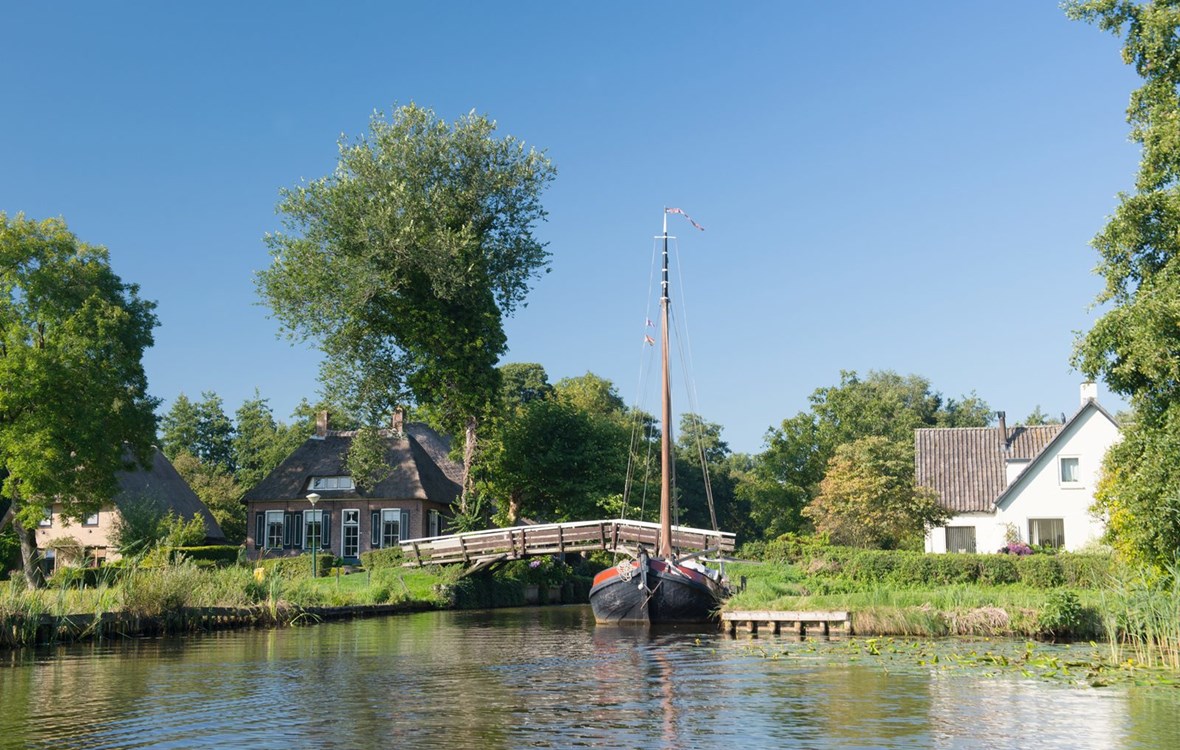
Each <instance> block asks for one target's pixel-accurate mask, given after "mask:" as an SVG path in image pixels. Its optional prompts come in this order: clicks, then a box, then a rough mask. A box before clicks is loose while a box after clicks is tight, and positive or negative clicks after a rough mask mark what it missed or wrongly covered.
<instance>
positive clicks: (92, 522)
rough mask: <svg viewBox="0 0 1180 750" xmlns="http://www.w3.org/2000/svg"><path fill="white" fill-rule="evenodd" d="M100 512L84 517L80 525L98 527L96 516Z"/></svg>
mask: <svg viewBox="0 0 1180 750" xmlns="http://www.w3.org/2000/svg"><path fill="white" fill-rule="evenodd" d="M100 512H101V511H96V512H94V513H93V514H91V515H89V516H86V520H85V521H83V522H82V525H83V526H97V525H98V515H99V513H100Z"/></svg>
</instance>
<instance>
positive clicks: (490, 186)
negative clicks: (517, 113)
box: [258, 105, 554, 498]
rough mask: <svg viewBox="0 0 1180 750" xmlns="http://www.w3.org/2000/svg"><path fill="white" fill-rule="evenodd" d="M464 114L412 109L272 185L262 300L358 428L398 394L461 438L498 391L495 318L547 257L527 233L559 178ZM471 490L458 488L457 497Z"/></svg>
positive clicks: (500, 344)
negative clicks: (333, 160) (279, 228)
mask: <svg viewBox="0 0 1180 750" xmlns="http://www.w3.org/2000/svg"><path fill="white" fill-rule="evenodd" d="M495 131H496V124H495V123H494V122H493V121H491V120H489V119H488V118H486V117H483V116H480V115H476V114H474V113H472V114H469V115H467V116H465V117H462V118H460V119H459V120H457V121H456V122H454V123H453V124H448V123H446V122H444V121H441V120H440V119H438V117H436V116H435V114H434V113H433V112H432V111H430V110H428V109H423V108H421V107H418V106H415V105H409V106H404V107H400V108H398V109H397V110H395V111H394V113H393V115H392V117H391V118H390V119H388V120H387V119H386V118H384V117H383V116H381V115H380V114H377V115H374V117H373V118H372V120H371V122H370V127H369V133H368V134H367V135H365V136H363V137H361V138H360V139H358V140H356V141H354V142H347V141H343V140H342V141H341V143H340V159H339V163H338V165H337V168H336V171H335V172H334V173H333V174H332V175H330V176H328V177H324V178H322V179H319V180H316V181H314V182H311V183H310V184H306V185H302V186H300V187H296V188H291V189H287V190H283V191H282V198H281V201H280V203H279V206H278V209H279V211H280V213H281V214H282V215H283V217H284V222H285V226H286V230H287V231H285V232H280V233H276V234H273V235H270V236H268V237H267V243H268V245H269V246H270V249H271V255H272V258H273V262H272V264H271V266H270V268H268V269H267V270H265V271H263V272H261V273H260V274H259V277H258V288H259V291H260V292H261V294H262V296H263V298H264V299H265V300H266V301H267V303H268V304H269V305H270V307H271V309H272V310H273V311H274V314H275V316H276V317H277V318H278V319H279V320H280V321H281V322H282V324H283V325H284V327H285V328H286V329H287V331H288V332H289V333H290V334H291V335H292V336H294V337H296V338H300V339H304V340H312V341H314V342H316V343H317V344H318V345H319V347H320V348H321V349H322V350H323V352H324V354H325V360H324V366H323V369H322V372H321V377H322V379H323V381H324V384H325V390H326V392H327V393H328V394H329V395H330V396H335V397H337V398H339V399H340V400H342V401H344V402H345V404H346V405H348V406H350V407H352V408H353V409H354V410H355V411H356V412H357V413H358V414H360V415H362V417H363V418H365V419H366V420H373V419H375V418H376V417H375V415H379V414H380V415H384V414H388V413H389V412H390V411H391V410H392V409H393V408H395V407H396V406H397V405H398V404H400V403H403V402H404V401H405V400H406V395H407V391H408V392H409V394H410V395H412V396H413V398H414V400H415V401H416V402H417V403H418V404H419V405H420V406H424V407H428V408H430V409H431V410H432V411H433V412H434V413H435V414H436V415H438V419H439V420H440V421H441V422H442V423H443V425H444V426H445V427H446V428H447V430H448V431H449V432H451V434H454V435H460V434H462V435H464V437H465V450H464V466H465V470H466V476H467V477H470V470H471V467H472V464H473V463H474V461H475V456H476V449H477V431H478V428H479V424H480V421H481V420H482V419H483V418H484V416H485V415H486V414H487V413H488V412H489V409H490V408H491V407H492V406H493V405H494V404H495V402H496V400H497V399H498V397H499V387H500V381H499V373H498V371H497V370H496V362H497V360H498V359H499V357H500V355H501V354H503V353H504V351H505V349H506V337H505V334H504V330H503V317H504V316H505V315H511V314H512V313H513V312H514V310H515V308H516V306H517V305H518V304H521V303H523V301H524V298H525V296H526V294H527V292H528V291H529V287H530V284H531V282H532V280H533V279H534V278H535V277H536V276H537V275H538V274H539V273H540V272H541V271H543V270H544V269H545V268H546V266H547V264H548V258H549V253H548V252H547V251H546V250H545V247H544V244H543V243H542V242H540V241H539V240H538V239H537V238H536V237H535V235H534V234H533V230H534V225H535V224H536V223H538V222H539V221H541V220H543V219H544V218H545V211H544V210H543V208H542V207H541V203H540V195H541V192H542V191H543V190H544V188H545V187H546V185H547V184H548V183H549V182H550V181H551V180H552V179H553V176H554V169H553V166H552V164H551V163H550V161H549V160H548V158H546V156H545V155H544V154H543V153H538V152H536V151H534V150H531V149H526V148H525V147H524V145H523V144H522V143H520V142H519V141H517V140H516V139H515V138H512V137H511V136H506V137H503V138H501V137H497V136H496V132H495ZM469 490H470V482H469V481H468V479H467V478H465V481H464V497H465V498H466V496H467V494H468V493H469Z"/></svg>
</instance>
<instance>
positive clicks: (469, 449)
mask: <svg viewBox="0 0 1180 750" xmlns="http://www.w3.org/2000/svg"><path fill="white" fill-rule="evenodd" d="M478 426H479V421H478V420H477V419H476V418H475V417H474V416H471V417H468V418H467V428H466V429H465V430H464V433H465V438H466V442H465V443H464V445H463V494H461V495H460V496H459V512H460V513H464V514H466V513H467V501H468V500H469V499H470V498H471V491H472V487H471V481H472V480H471V468H472V465H473V464H474V463H475V450H476V443H477V439H476V434H475V430H476V428H477V427H478Z"/></svg>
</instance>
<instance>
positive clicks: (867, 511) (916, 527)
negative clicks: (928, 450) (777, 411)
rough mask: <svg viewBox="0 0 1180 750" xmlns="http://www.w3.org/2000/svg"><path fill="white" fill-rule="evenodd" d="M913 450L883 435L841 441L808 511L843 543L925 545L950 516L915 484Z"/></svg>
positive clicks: (821, 528)
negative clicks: (926, 538) (931, 532)
mask: <svg viewBox="0 0 1180 750" xmlns="http://www.w3.org/2000/svg"><path fill="white" fill-rule="evenodd" d="M913 452H914V449H913V446H912V445H909V446H906V445H903V444H901V443H898V442H896V441H893V440H890V439H889V438H886V437H881V436H878V435H873V436H869V437H864V438H860V439H859V440H855V441H853V442H851V443H844V444H842V445H840V446H839V447H838V448H836V451H835V453H834V454H833V455H832V458H831V460H830V461H829V462H828V468H827V472H826V473H825V475H824V478H823V480H822V481H821V482H820V487H819V495H818V496H816V498H815V499H814V500H813V501H812V502H811V503H810V504H808V506H807V507H806V508H804V509H803V514H804V515H805V516H807V517H808V518H810V519H811V520H812V521H813V522H814V523H815V528H816V531H818V532H820V533H823V534H828V535H829V536H830V537H831V539H832V541H834V542H837V543H839V544H847V545H850V546H853V547H877V548H883V549H897V548H907V549H921V546H922V539H923V537H924V536H925V534H926V530H927V529H929V528H931V527H934V526H939V525H941V524H943V523H946V520H947V519H948V518H949V517H950V514H949V512H948V511H947V510H946V509H944V508H943V507H942V506H940V505H939V503H938V498H937V496H936V493H934V492H933V491H932V490H929V489H927V488H924V487H915V486H914V461H913Z"/></svg>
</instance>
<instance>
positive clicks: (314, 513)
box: [303, 508, 324, 551]
mask: <svg viewBox="0 0 1180 750" xmlns="http://www.w3.org/2000/svg"><path fill="white" fill-rule="evenodd" d="M313 523H314V524H315V526H316V529H315V534H312V533H311V525H312V524H313ZM313 536H314V537H315V546H312V545H311V543H310V540H311V538H312V537H313ZM323 546H324V511H323V510H321V509H319V508H316V509H315V510H305V511H303V549H305V550H312V551H315V550H318V549H320V548H322V547H323Z"/></svg>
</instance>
